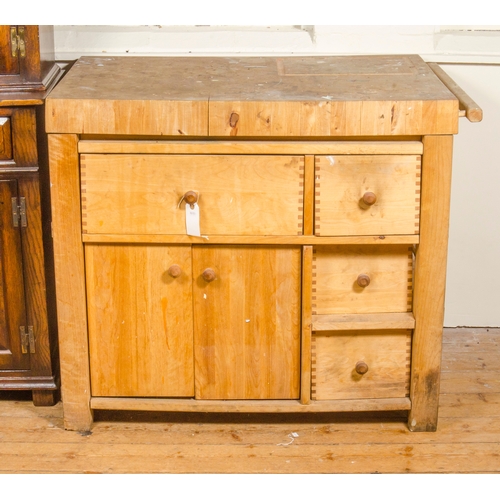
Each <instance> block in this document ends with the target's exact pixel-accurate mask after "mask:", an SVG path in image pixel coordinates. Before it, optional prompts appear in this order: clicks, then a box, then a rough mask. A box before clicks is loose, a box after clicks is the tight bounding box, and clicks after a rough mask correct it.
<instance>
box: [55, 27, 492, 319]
mask: <svg viewBox="0 0 500 500" xmlns="http://www.w3.org/2000/svg"><path fill="white" fill-rule="evenodd" d="M467 28H470V27H464V26H461V27H459V26H456V27H442V26H433V25H419V26H406V25H405V26H346V25H341V26H326V25H307V26H242V25H240V26H169V25H145V26H95V25H93V26H84V25H77V26H70V25H58V26H56V31H55V44H56V57H57V59H58V60H74V59H77V58H78V57H80V56H82V55H120V56H127V55H129V56H132V55H133V56H137V55H141V56H159V55H179V56H180V55H183V56H186V55H226V54H235V53H237V54H240V55H270V54H273V55H278V54H280V55H292V54H296V55H307V54H310V55H326V54H329V55H339V54H383V53H387V54H389V53H390V54H395V53H400V54H401V53H415V54H419V55H421V56H422V57H423V58H424V59H425V60H426V61H434V62H440V63H448V64H446V65H444V69H445V70H446V71H447V72H448V74H449V75H450V76H451V77H452V78H454V79H455V81H456V82H457V83H458V84H459V85H460V86H461V87H462V88H463V89H464V90H465V91H466V92H468V93H469V95H470V96H471V97H472V98H473V99H474V100H475V101H476V102H477V103H478V104H479V105H480V106H481V107H482V108H483V112H484V119H483V121H482V122H481V123H475V124H471V123H469V122H468V121H467V120H466V119H465V118H462V119H461V121H460V133H459V134H458V136H457V137H456V138H455V150H454V177H453V185H452V208H451V222H450V245H449V259H448V286H447V296H446V316H445V326H450V327H451V326H477V327H481V326H492V327H500V263H499V262H500V196H499V194H500V189H499V186H500V134H499V132H498V131H499V130H500V26H483V27H480V26H475V27H474V28H475V29H474V30H470V29H467Z"/></svg>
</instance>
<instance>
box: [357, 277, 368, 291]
mask: <svg viewBox="0 0 500 500" xmlns="http://www.w3.org/2000/svg"><path fill="white" fill-rule="evenodd" d="M356 283H357V284H358V286H360V287H361V288H366V287H367V286H368V285H369V284H370V276H368V274H360V275H359V276H358V279H357V280H356Z"/></svg>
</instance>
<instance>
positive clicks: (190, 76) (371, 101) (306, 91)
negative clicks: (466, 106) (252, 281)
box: [46, 55, 459, 137]
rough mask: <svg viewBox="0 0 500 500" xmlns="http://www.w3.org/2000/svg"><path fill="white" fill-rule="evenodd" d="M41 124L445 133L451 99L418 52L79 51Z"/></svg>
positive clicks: (95, 129)
mask: <svg viewBox="0 0 500 500" xmlns="http://www.w3.org/2000/svg"><path fill="white" fill-rule="evenodd" d="M46 103H47V111H46V113H47V131H48V132H52V133H76V134H134V135H166V136H176V137H179V136H191V137H198V136H199V137H206V136H213V137H228V136H233V137H267V136H271V137H304V136H306V137H329V136H380V135H385V136H390V135H423V134H454V133H457V132H458V117H459V104H458V99H457V98H456V97H455V96H454V94H452V93H451V91H450V90H448V88H447V87H446V85H445V84H443V83H442V82H441V80H440V79H439V78H438V77H437V76H436V75H435V74H434V72H433V71H432V70H431V69H430V67H429V66H428V65H427V64H426V63H425V62H424V61H423V60H422V59H421V58H420V57H419V56H417V55H394V56H392V55H387V56H386V55H382V56H335V57H317V56H314V57H311V56H304V57H297V56H290V57H82V58H81V59H79V60H78V61H77V62H76V63H75V64H74V65H73V67H72V68H71V69H70V70H69V72H68V73H67V74H66V75H65V76H64V78H63V79H62V81H61V82H60V83H59V84H58V85H57V86H56V88H55V89H54V90H53V91H52V92H51V93H50V95H49V97H48V98H47V101H46Z"/></svg>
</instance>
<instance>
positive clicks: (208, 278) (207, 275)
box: [201, 267, 217, 283]
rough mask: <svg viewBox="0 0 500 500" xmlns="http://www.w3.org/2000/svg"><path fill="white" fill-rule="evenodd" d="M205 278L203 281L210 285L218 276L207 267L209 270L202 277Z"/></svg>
mask: <svg viewBox="0 0 500 500" xmlns="http://www.w3.org/2000/svg"><path fill="white" fill-rule="evenodd" d="M201 276H202V277H203V279H204V280H205V281H206V282H207V283H210V282H211V281H213V280H214V279H215V278H217V275H216V274H215V271H214V270H213V269H210V268H209V267H207V269H205V270H204V271H203V273H202V275H201Z"/></svg>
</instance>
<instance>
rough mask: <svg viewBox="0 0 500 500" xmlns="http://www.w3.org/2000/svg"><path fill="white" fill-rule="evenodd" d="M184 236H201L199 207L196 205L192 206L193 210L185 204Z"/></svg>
mask: <svg viewBox="0 0 500 500" xmlns="http://www.w3.org/2000/svg"><path fill="white" fill-rule="evenodd" d="M186 234H188V235H189V236H201V233H200V207H199V206H198V203H194V204H193V208H191V205H190V204H189V203H186Z"/></svg>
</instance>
